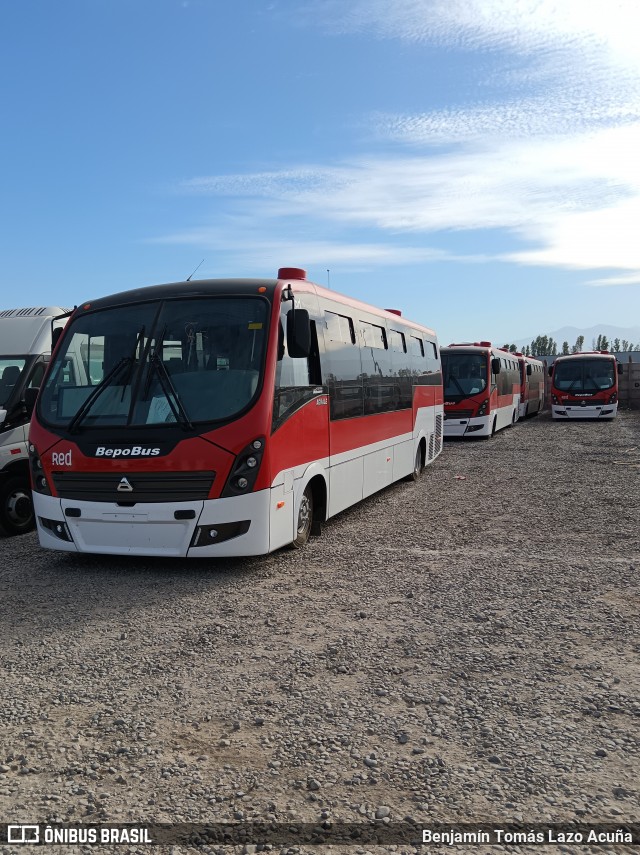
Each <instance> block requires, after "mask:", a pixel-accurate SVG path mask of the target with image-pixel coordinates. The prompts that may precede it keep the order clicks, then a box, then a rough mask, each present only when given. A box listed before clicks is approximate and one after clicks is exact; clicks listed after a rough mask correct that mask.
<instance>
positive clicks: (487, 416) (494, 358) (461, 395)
mask: <svg viewBox="0 0 640 855" xmlns="http://www.w3.org/2000/svg"><path fill="white" fill-rule="evenodd" d="M440 354H441V357H442V372H443V380H444V419H445V421H444V435H445V437H476V436H477V437H489V436H493V435H494V434H495V433H496V431H499V430H502V428H505V427H508V426H509V425H512V424H515V423H516V422H517V421H518V418H519V412H520V366H519V363H518V359H517V357H516V355H515V354H513V353H509V352H508V351H505V350H503V349H501V348H498V347H494V346H493V345H492V344H491V342H490V341H476V342H471V343H466V344H450V345H449V347H443V348H442V349H441V351H440Z"/></svg>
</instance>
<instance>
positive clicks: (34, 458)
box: [29, 443, 51, 496]
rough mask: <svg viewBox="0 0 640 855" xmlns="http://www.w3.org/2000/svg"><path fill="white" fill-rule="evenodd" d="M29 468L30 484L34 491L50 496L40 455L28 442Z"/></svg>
mask: <svg viewBox="0 0 640 855" xmlns="http://www.w3.org/2000/svg"><path fill="white" fill-rule="evenodd" d="M29 469H30V470H31V485H32V488H33V490H34V492H36V493H42V494H43V495H45V496H50V495H51V488H50V487H49V482H48V481H47V476H46V475H45V474H44V468H43V466H42V460H40V455H39V454H38V450H37V449H36V447H35V445H33V443H29Z"/></svg>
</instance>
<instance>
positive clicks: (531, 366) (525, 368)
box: [515, 353, 544, 419]
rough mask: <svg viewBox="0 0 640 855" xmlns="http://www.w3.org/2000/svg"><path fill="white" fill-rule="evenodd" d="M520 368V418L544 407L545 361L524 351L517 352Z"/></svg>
mask: <svg viewBox="0 0 640 855" xmlns="http://www.w3.org/2000/svg"><path fill="white" fill-rule="evenodd" d="M515 356H516V358H517V360H518V365H519V368H520V405H519V412H520V418H521V419H524V418H526V417H527V416H534V415H537V414H538V413H539V412H540V411H541V410H543V409H544V363H543V362H542V361H541V360H539V359H535V358H534V357H532V356H525V355H524V354H523V353H516V354H515Z"/></svg>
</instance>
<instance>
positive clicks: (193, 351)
mask: <svg viewBox="0 0 640 855" xmlns="http://www.w3.org/2000/svg"><path fill="white" fill-rule="evenodd" d="M269 308H270V306H269V303H268V301H267V300H265V299H264V298H261V297H207V298H190V299H183V300H181V299H174V300H166V301H163V302H149V303H138V304H132V305H125V306H118V307H115V308H109V309H102V310H99V311H95V312H87V313H86V314H80V315H78V316H77V317H75V318H74V319H73V320H72V321H71V322H70V325H69V327H68V329H67V330H66V331H65V335H64V338H63V341H62V342H61V346H60V347H59V348H58V351H57V352H56V356H55V360H54V363H53V365H52V366H51V369H50V372H49V375H48V377H47V382H46V384H45V387H44V388H43V390H42V394H41V397H40V401H39V404H38V407H39V414H40V416H41V418H42V419H43V420H44V421H45V422H48V423H49V424H52V425H56V426H60V427H66V428H68V429H69V430H70V431H72V432H73V431H76V430H80V429H82V428H85V427H107V426H114V427H122V426H128V425H159V424H165V423H167V422H177V423H179V424H180V425H181V426H183V427H191V426H192V425H193V423H194V422H214V421H222V420H229V419H231V418H233V417H234V416H236V415H237V414H238V413H240V412H241V411H242V410H244V409H246V408H247V407H248V406H249V404H250V403H251V402H252V401H253V399H254V398H255V396H256V394H257V391H258V388H259V386H260V383H261V377H262V371H263V363H264V352H265V346H266V340H267V332H268V317H269Z"/></svg>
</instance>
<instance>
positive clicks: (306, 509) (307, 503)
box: [291, 484, 313, 549]
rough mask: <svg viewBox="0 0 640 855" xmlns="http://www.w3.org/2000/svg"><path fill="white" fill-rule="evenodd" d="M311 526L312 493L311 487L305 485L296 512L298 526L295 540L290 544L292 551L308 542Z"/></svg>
mask: <svg viewBox="0 0 640 855" xmlns="http://www.w3.org/2000/svg"><path fill="white" fill-rule="evenodd" d="M312 525H313V491H312V490H311V485H310V484H307V486H306V487H305V489H304V493H303V494H302V499H300V508H299V510H298V524H297V527H296V538H295V540H294V541H293V542H292V544H291V546H292V547H293V549H302V547H303V546H304V545H305V544H306V543H307V541H308V540H309V536H310V535H311V527H312Z"/></svg>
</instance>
